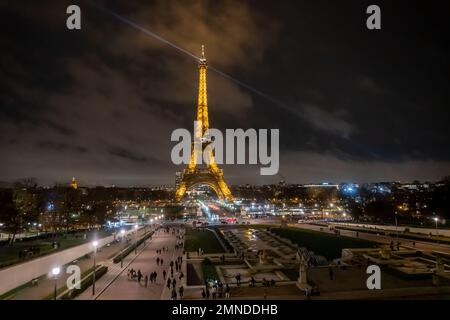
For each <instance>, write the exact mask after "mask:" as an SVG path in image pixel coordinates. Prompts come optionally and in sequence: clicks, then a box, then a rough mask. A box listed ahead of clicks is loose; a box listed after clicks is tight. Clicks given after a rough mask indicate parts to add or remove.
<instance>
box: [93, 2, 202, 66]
mask: <svg viewBox="0 0 450 320" xmlns="http://www.w3.org/2000/svg"><path fill="white" fill-rule="evenodd" d="M88 2H89V3H90V4H91V5H92V6H93V7H95V8H97V9H98V10H100V11H102V12H104V13H106V14H108V15H110V16H112V17H114V18H116V19H118V20H120V21H122V22H124V23H126V24H128V25H129V26H131V27H133V28H135V29H137V30H139V31H141V32H143V33H145V34H146V35H148V36H150V37H152V38H154V39H156V40H159V41H161V42H163V43H165V44H167V45H169V46H171V47H172V48H174V49H177V50H178V51H180V52H182V53H184V54H186V55H188V56H190V57H191V58H194V59H195V60H196V61H198V60H200V57H197V56H196V55H195V54H193V53H191V52H189V51H187V50H186V49H183V48H181V47H180V46H177V45H176V44H175V43H173V42H170V41H169V40H167V39H164V38H163V37H161V36H159V35H157V34H156V33H154V32H151V31H149V30H147V29H145V28H143V27H141V26H140V25H138V24H136V23H134V22H133V21H131V20H129V19H127V18H125V17H123V16H121V15H119V14H117V13H115V12H113V11H111V10H108V9H106V8H105V7H102V6H100V5H98V4H97V3H95V2H94V1H90V0H88Z"/></svg>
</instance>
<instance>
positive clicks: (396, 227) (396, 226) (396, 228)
mask: <svg viewBox="0 0 450 320" xmlns="http://www.w3.org/2000/svg"><path fill="white" fill-rule="evenodd" d="M394 216H395V233H396V236H397V240H398V223H397V211H395V215H394Z"/></svg>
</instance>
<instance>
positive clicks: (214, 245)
mask: <svg viewBox="0 0 450 320" xmlns="http://www.w3.org/2000/svg"><path fill="white" fill-rule="evenodd" d="M185 240H186V242H185V250H186V251H188V252H189V251H197V250H198V248H202V250H203V253H225V250H224V249H223V248H222V245H221V244H220V242H219V240H218V239H217V237H216V235H215V234H214V233H213V232H212V231H210V230H207V229H194V228H186V237H185Z"/></svg>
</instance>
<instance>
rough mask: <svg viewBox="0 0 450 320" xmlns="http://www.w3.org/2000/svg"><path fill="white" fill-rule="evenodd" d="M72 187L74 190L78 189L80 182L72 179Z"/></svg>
mask: <svg viewBox="0 0 450 320" xmlns="http://www.w3.org/2000/svg"><path fill="white" fill-rule="evenodd" d="M70 187H71V188H74V189H78V182H77V179H75V177H73V178H72V181H71V182H70Z"/></svg>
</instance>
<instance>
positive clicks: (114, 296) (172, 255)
mask: <svg viewBox="0 0 450 320" xmlns="http://www.w3.org/2000/svg"><path fill="white" fill-rule="evenodd" d="M176 242H177V240H176V236H175V235H173V234H172V233H166V232H164V230H163V229H160V230H158V232H157V233H156V234H154V235H153V237H152V240H151V241H147V245H146V246H145V247H144V248H143V249H141V250H140V251H139V252H138V254H137V255H134V253H131V254H130V255H129V258H128V259H126V260H124V265H123V268H122V269H121V268H120V263H118V264H116V265H114V266H112V268H111V270H108V273H107V274H106V275H104V276H103V277H102V278H101V279H100V280H99V281H98V282H97V283H96V289H97V295H96V296H95V299H97V300H158V299H170V292H171V290H169V289H167V286H166V281H167V279H166V280H164V279H163V270H166V272H167V275H168V276H170V267H169V263H170V261H172V260H174V259H176V257H178V256H179V255H182V249H179V250H175V244H176ZM163 247H168V248H169V250H168V251H167V252H163V253H162V254H159V255H158V254H157V253H156V250H158V249H162V248H163ZM157 257H160V258H162V259H163V260H164V263H163V265H162V266H161V265H159V266H158V265H157V264H156V258H157ZM185 265H186V263H185V258H183V267H184V268H183V269H184V271H183V273H184V275H185V277H184V278H183V281H181V283H182V284H183V286H184V287H185V286H186V285H185V279H186V271H185V269H186V267H185ZM131 268H132V269H134V270H136V271H137V270H141V272H142V274H143V275H144V276H145V275H147V276H149V275H150V273H151V272H153V271H156V272H157V274H158V276H157V279H156V283H150V281H149V282H148V286H147V287H145V283H144V280H141V283H139V282H138V281H136V280H130V279H129V278H128V276H127V270H128V269H131ZM174 277H176V280H177V291H178V288H179V286H180V280H179V278H178V275H177V274H176V272H174ZM177 293H178V292H177ZM78 299H93V297H92V287H90V288H88V289H87V290H86V291H85V292H83V294H82V295H80V296H79V297H78Z"/></svg>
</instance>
